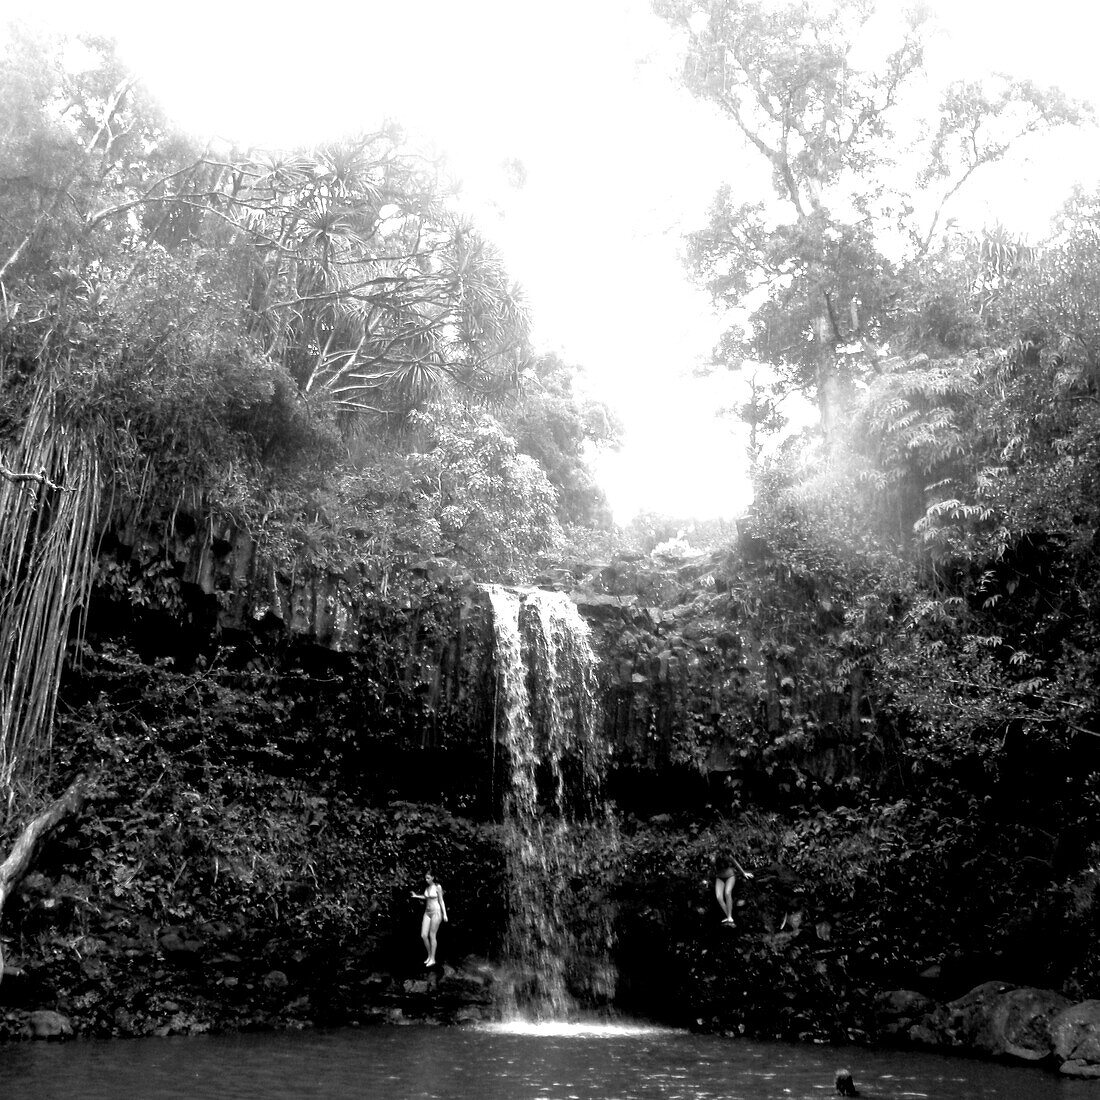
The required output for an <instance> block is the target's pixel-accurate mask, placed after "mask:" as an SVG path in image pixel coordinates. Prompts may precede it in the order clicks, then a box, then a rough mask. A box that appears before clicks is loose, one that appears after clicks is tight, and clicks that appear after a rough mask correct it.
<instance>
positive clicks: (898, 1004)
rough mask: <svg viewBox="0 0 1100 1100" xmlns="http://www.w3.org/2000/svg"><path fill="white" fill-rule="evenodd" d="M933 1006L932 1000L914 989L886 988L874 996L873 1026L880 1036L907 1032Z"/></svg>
mask: <svg viewBox="0 0 1100 1100" xmlns="http://www.w3.org/2000/svg"><path fill="white" fill-rule="evenodd" d="M935 1007H936V1005H935V1004H934V1002H932V1001H930V1000H929V999H928V998H927V997H926V996H924V994H923V993H917V992H916V991H915V990H912V989H890V990H887V991H886V992H885V993H880V994H879V995H878V996H877V997H876V998H875V1002H874V1012H875V1028H876V1030H877V1031H878V1033H879V1034H880V1035H882V1036H893V1035H904V1034H908V1033H909V1032H910V1030H911V1028H912V1027H913V1025H914V1024H915V1023H916V1022H917V1021H918V1020H920V1019H921V1018H922V1017H924V1016H927V1015H928V1013H930V1012H931V1011H932V1010H933V1009H934V1008H935ZM917 1041H922V1040H917Z"/></svg>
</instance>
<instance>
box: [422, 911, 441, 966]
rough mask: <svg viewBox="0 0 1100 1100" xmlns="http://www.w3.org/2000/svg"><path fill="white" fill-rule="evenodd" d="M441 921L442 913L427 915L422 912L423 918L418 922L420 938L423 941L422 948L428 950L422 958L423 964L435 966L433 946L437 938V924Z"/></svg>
mask: <svg viewBox="0 0 1100 1100" xmlns="http://www.w3.org/2000/svg"><path fill="white" fill-rule="evenodd" d="M442 923H443V915H442V914H441V913H436V914H435V916H428V914H427V913H425V914H424V919H423V920H422V921H421V922H420V938H421V939H422V940H423V941H424V948H425V950H426V951H427V952H428V957H427V958H426V959H425V960H424V965H425V966H435V946H436V942H437V940H438V938H439V926H440V925H441V924H442Z"/></svg>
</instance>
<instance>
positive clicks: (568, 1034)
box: [477, 1020, 687, 1039]
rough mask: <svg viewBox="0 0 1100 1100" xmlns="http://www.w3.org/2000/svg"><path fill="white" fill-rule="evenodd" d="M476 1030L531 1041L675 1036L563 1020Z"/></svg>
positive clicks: (646, 1028) (618, 1024) (660, 1030)
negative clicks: (524, 1036)
mask: <svg viewBox="0 0 1100 1100" xmlns="http://www.w3.org/2000/svg"><path fill="white" fill-rule="evenodd" d="M477 1030H478V1031H490V1032H493V1033H494V1034H496V1035H529V1036H533V1037H535V1038H539V1037H544V1038H564V1039H614V1038H618V1037H620V1036H621V1037H624V1038H629V1037H631V1036H635V1035H637V1036H644V1035H672V1034H676V1033H677V1029H676V1028H671V1027H658V1026H657V1025H655V1024H639V1023H626V1022H623V1021H593V1022H585V1021H567V1020H503V1021H500V1022H499V1023H488V1024H479V1025H478V1026H477ZM684 1034H687V1033H686V1032H685V1033H684Z"/></svg>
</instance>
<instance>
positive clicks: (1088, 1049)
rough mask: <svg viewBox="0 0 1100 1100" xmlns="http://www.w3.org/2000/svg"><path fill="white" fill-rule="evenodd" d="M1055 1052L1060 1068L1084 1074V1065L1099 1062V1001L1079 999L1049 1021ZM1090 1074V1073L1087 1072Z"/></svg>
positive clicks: (1077, 1074) (1070, 1072)
mask: <svg viewBox="0 0 1100 1100" xmlns="http://www.w3.org/2000/svg"><path fill="white" fill-rule="evenodd" d="M1050 1035H1051V1040H1052V1042H1053V1046H1054V1054H1055V1056H1056V1057H1057V1058H1058V1059H1059V1061H1060V1062H1061V1063H1062V1065H1063V1067H1065V1066H1067V1065H1068V1064H1071V1065H1069V1068H1068V1069H1064V1070H1063V1071H1062V1072H1066V1073H1067V1074H1072V1075H1073V1076H1075V1077H1081V1076H1086V1074H1085V1073H1084V1072H1083V1067H1084V1066H1100V1001H1082V1002H1081V1003H1080V1004H1075V1005H1070V1006H1069V1007H1068V1008H1065V1009H1063V1010H1062V1011H1061V1012H1059V1013H1058V1015H1057V1016H1055V1017H1054V1018H1053V1019H1052V1020H1051V1021H1050ZM1088 1076H1091V1074H1088Z"/></svg>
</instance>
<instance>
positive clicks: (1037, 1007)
mask: <svg viewBox="0 0 1100 1100" xmlns="http://www.w3.org/2000/svg"><path fill="white" fill-rule="evenodd" d="M1069 1006H1070V1002H1069V1000H1068V999H1067V998H1065V997H1063V996H1062V995H1061V994H1060V993H1055V992H1054V990H1052V989H1031V988H1024V989H1013V990H1010V991H1009V992H1008V993H1006V994H1005V995H1004V997H1003V998H1002V999H1001V1002H1000V1004H999V1005H998V1006H997V1008H996V1009H995V1012H994V1018H993V1028H992V1030H993V1032H994V1033H995V1035H996V1036H997V1039H998V1041H999V1049H997V1050H993V1051H991V1053H993V1054H997V1055H1005V1056H1007V1057H1009V1058H1019V1059H1021V1060H1022V1061H1025V1062H1038V1061H1040V1060H1042V1059H1043V1058H1048V1057H1050V1054H1051V1052H1052V1051H1053V1050H1054V1039H1053V1036H1052V1035H1051V1030H1050V1028H1051V1022H1052V1021H1053V1020H1054V1018H1055V1017H1056V1016H1058V1015H1059V1014H1060V1013H1062V1012H1064V1011H1065V1010H1066V1009H1067V1008H1069Z"/></svg>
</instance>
